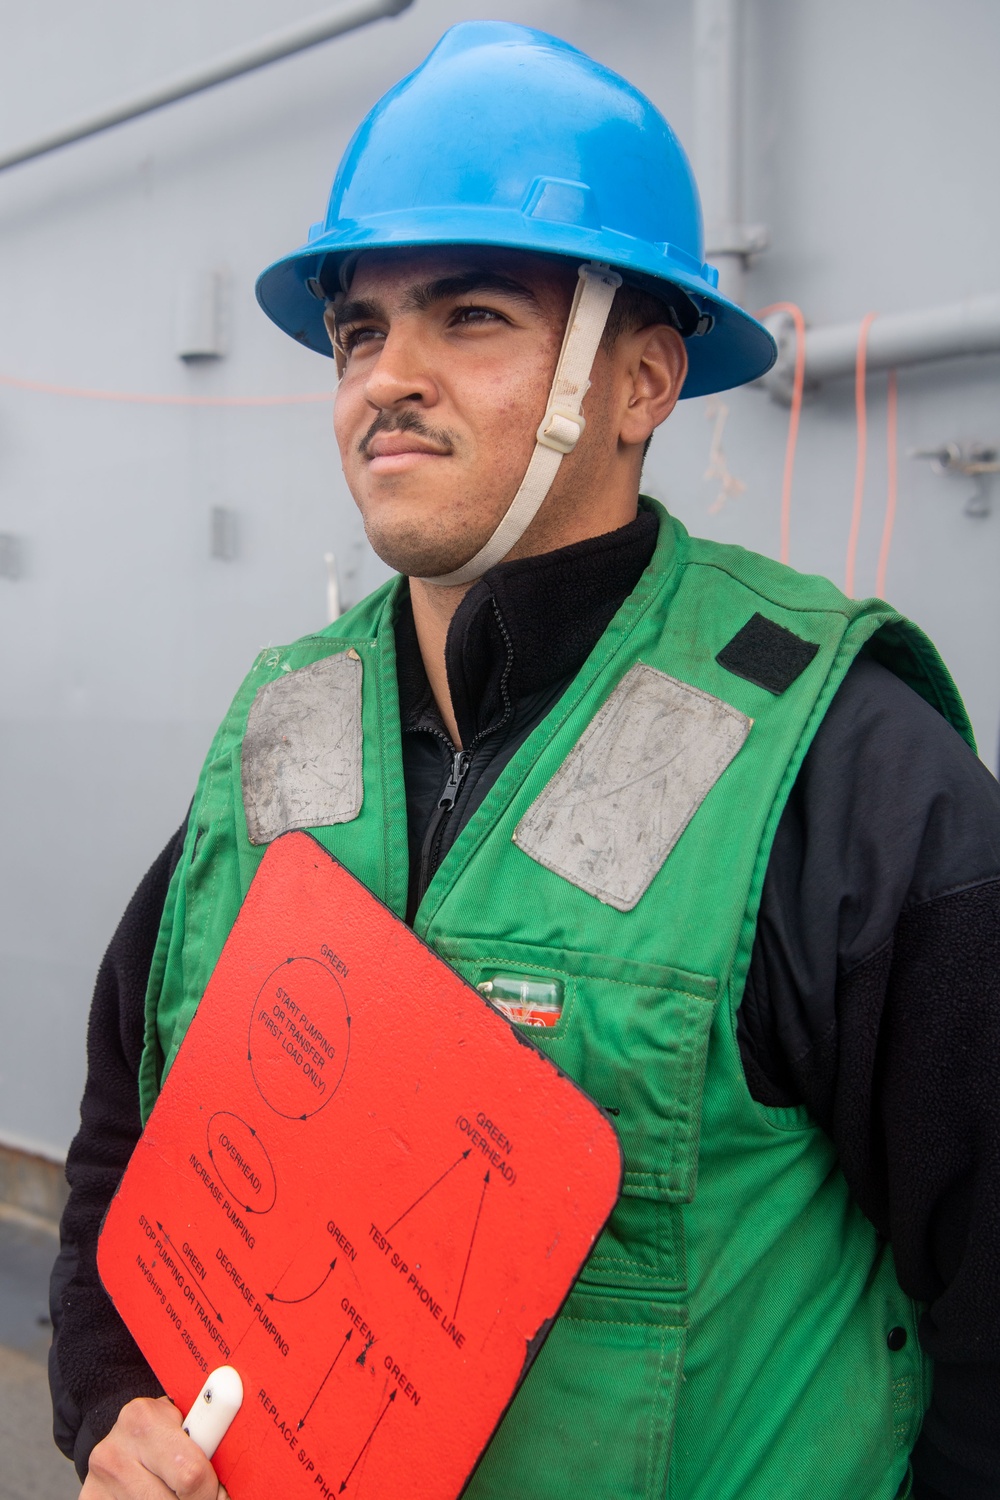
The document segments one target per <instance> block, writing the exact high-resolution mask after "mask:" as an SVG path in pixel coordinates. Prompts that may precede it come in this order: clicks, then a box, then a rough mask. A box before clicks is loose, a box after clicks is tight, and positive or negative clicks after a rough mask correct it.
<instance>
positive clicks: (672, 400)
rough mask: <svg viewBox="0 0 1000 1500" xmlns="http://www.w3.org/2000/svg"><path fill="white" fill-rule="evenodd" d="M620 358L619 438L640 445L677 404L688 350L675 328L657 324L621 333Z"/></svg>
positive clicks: (618, 350) (616, 354) (631, 444)
mask: <svg viewBox="0 0 1000 1500" xmlns="http://www.w3.org/2000/svg"><path fill="white" fill-rule="evenodd" d="M614 357H615V363H616V364H617V363H618V362H619V361H621V365H620V368H621V371H622V375H623V377H624V378H623V384H622V393H623V396H624V397H625V400H624V404H623V406H622V409H621V418H620V424H619V431H618V438H619V441H620V442H622V443H624V444H626V445H627V446H629V447H631V446H633V445H640V444H643V443H645V442H646V440H647V439H648V438H649V437H651V436H652V434H653V433H654V432H655V431H656V429H657V427H659V425H660V423H661V422H665V421H666V419H667V418H668V417H669V415H670V413H671V412H672V411H673V409H674V407H675V406H676V405H677V398H678V397H679V396H680V393H681V388H682V387H683V385H684V379H685V377H686V375H687V350H686V349H685V347H684V340H683V339H682V338H681V336H680V334H679V333H678V332H677V331H676V329H673V328H668V327H667V325H666V324H665V323H654V324H652V325H650V326H648V327H646V328H637V329H635V330H634V332H632V333H625V334H622V335H621V337H620V338H619V340H618V343H617V346H616V348H615V356H614Z"/></svg>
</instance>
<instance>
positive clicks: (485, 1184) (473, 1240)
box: [452, 1172, 490, 1319]
mask: <svg viewBox="0 0 1000 1500" xmlns="http://www.w3.org/2000/svg"><path fill="white" fill-rule="evenodd" d="M489 1185H490V1174H489V1172H487V1173H486V1176H485V1177H484V1178H483V1190H482V1192H481V1193H480V1195H479V1207H478V1208H477V1209H476V1222H475V1223H474V1224H473V1226H472V1238H471V1239H470V1240H469V1253H468V1255H467V1256H466V1257H465V1267H464V1269H463V1271H462V1280H461V1281H460V1282H459V1285H458V1296H457V1297H456V1298H455V1311H454V1313H453V1314H452V1317H453V1319H454V1318H457V1317H458V1304H459V1303H460V1302H461V1300H462V1292H463V1290H464V1288H465V1273H466V1271H468V1269H469V1261H470V1260H471V1259H472V1247H473V1245H474V1244H475V1243H476V1231H477V1230H478V1228H479V1216H480V1214H481V1213H482V1211H483V1201H484V1199H485V1197H486V1189H487V1188H488V1187H489Z"/></svg>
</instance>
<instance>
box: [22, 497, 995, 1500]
mask: <svg viewBox="0 0 1000 1500" xmlns="http://www.w3.org/2000/svg"><path fill="white" fill-rule="evenodd" d="M651 522H652V517H650V516H648V515H646V514H642V515H640V517H639V518H638V520H637V521H636V522H634V523H632V525H631V526H628V527H624V528H622V530H621V531H618V532H614V533H612V534H611V535H610V536H607V537H602V538H597V539H594V540H591V541H588V542H583V543H580V544H578V545H577V546H575V547H570V548H566V549H563V550H562V551H560V552H558V553H551V554H548V555H546V556H545V557H541V558H535V559H527V560H525V561H523V562H515V563H507V564H502V565H500V566H499V567H497V568H494V569H492V570H491V571H490V572H489V573H487V574H486V575H485V577H484V578H483V579H482V580H481V581H480V582H479V583H478V584H476V585H475V586H474V587H473V588H472V589H470V591H469V593H468V594H467V595H466V597H465V599H464V600H463V602H462V604H461V605H460V607H459V610H458V611H457V612H456V615H455V618H454V620H453V622H452V627H451V631H450V633H449V637H448V643H447V653H446V655H447V667H448V677H449V685H450V687H451V691H452V698H453V704H454V707H455V710H456V716H457V719H458V724H459V729H460V734H461V738H462V743H463V746H464V747H465V749H464V752H463V753H462V754H459V753H458V752H457V751H456V749H455V747H454V746H453V745H452V744H451V742H450V740H449V738H448V735H447V733H446V731H445V729H444V726H443V723H442V721H441V718H440V715H439V714H438V712H437V709H436V706H435V704H434V701H433V698H432V695H431V693H430V689H429V687H428V684H427V679H426V674H425V673H424V671H423V665H422V662H421V659H420V653H419V649H418V648H417V644H416V636H415V632H414V629H413V622H412V614H411V613H410V611H409V609H408V607H406V606H404V608H403V609H402V611H401V614H400V618H399V620H398V621H397V629H396V636H397V650H398V656H399V685H400V713H401V720H402V727H403V731H404V734H403V745H404V774H405V778H406V791H407V807H408V813H409V825H410V829H409V831H410V851H411V878H410V903H409V904H410V911H411V913H412V911H413V910H415V907H416V905H417V903H418V902H419V899H420V896H421V894H422V891H423V889H424V888H425V887H426V884H427V882H428V881H429V879H430V877H431V875H432V874H433V871H434V869H435V868H436V867H437V864H438V863H439V862H440V859H441V858H442V857H443V854H444V853H445V852H446V850H447V848H448V847H450V844H451V843H452V842H453V840H454V838H455V837H456V836H457V835H458V833H459V832H460V831H461V828H462V827H463V826H464V824H465V822H466V821H467V819H468V818H469V817H470V816H471V814H472V812H473V811H474V810H475V808H476V807H477V806H478V805H479V803H480V802H481V801H482V798H483V797H484V796H485V795H486V793H487V792H488V790H489V787H490V786H491V785H492V784H493V782H494V781H495V780H496V777H497V776H498V775H499V773H500V771H501V770H502V769H503V766H504V765H505V764H506V763H507V762H508V761H509V759H510V757H511V756H512V755H513V753H514V751H515V750H516V749H517V747H518V746H519V745H520V744H521V743H523V741H524V739H525V738H526V737H527V735H528V734H529V733H530V732H531V730H532V729H533V728H534V727H535V725H536V724H537V723H539V722H540V720H541V719H542V718H543V717H544V716H545V715H546V714H547V713H548V711H549V709H550V708H551V707H552V705H553V704H554V703H555V701H556V700H557V699H558V697H559V695H560V693H561V692H562V691H563V690H564V688H565V686H566V685H567V683H568V682H569V681H570V680H571V679H572V676H573V674H574V673H575V672H576V671H577V670H578V668H579V667H580V665H581V664H582V662H583V660H584V659H585V658H586V656H587V654H588V653H589V651H590V650H591V648H592V646H593V644H594V643H595V642H596V640H597V638H598V636H599V635H600V634H601V632H602V631H603V629H604V628H605V626H606V625H607V623H608V621H609V620H610V618H611V616H612V615H613V613H614V612H615V610H616V609H617V608H618V606H619V604H620V603H621V602H622V600H623V599H624V598H625V597H626V595H627V594H628V593H629V592H630V591H631V589H632V588H633V587H634V585H635V583H636V581H637V580H638V577H639V575H640V574H641V572H642V570H643V569H644V567H645V566H646V564H647V562H648V560H649V557H650V555H651V553H652V550H653V545H654V543H655V523H653V524H652V526H651ZM456 767H457V770H458V772H459V774H458V777H457V779H458V783H459V784H458V786H457V788H456V790H455V795H454V797H452V798H451V799H450V800H451V802H452V805H451V806H446V807H445V808H444V809H442V808H441V806H440V803H441V800H442V790H443V789H444V788H445V786H446V785H447V783H448V782H449V781H451V782H452V783H454V782H455V780H456V774H455V773H456ZM444 800H445V801H446V802H447V801H448V800H449V798H445V799H444ZM183 834H184V830H183V829H181V830H180V831H179V832H178V834H177V835H176V836H175V838H174V839H172V840H171V842H170V844H169V845H168V846H167V848H166V849H165V850H164V851H163V853H162V854H161V855H160V856H159V858H158V859H157V861H156V862H155V863H154V865H153V866H152V868H151V869H150V871H149V873H148V874H147V876H146V877H145V879H144V880H143V882H142V884H141V885H140V887H139V889H138V890H137V892H136V894H135V896H134V897H133V899H132V902H131V903H130V905H129V907H128V910H127V911H126V913H125V916H124V917H123V919H122V922H121V925H120V926H119V928H118V931H117V932H116V934H115V936H114V938H113V939H112V942H111V946H110V947H109V949H108V952H107V955H106V957H105V960H104V963H103V964H102V966H101V970H100V973H99V975H98V980H97V987H96V990H95V995H94V1003H93V1009H92V1012H91V1021H90V1032H89V1040H88V1049H89V1073H88V1079H87V1086H86V1092H85V1094H84V1099H83V1104H82V1107H81V1127H80V1131H79V1134H78V1135H77V1137H76V1139H75V1140H74V1142H73V1145H72V1147H71V1150H70V1154H69V1160H68V1164H67V1175H68V1177H69V1181H70V1186H71V1194H70V1200H69V1204H68V1206H67V1209H66V1213H65V1215H64V1219H63V1227H62V1234H63V1239H62V1250H61V1253H60V1258H59V1260H58V1261H57V1264H56V1268H55V1271H54V1273H53V1285H52V1301H53V1322H54V1324H55V1328H56V1335H55V1340H54V1344H53V1350H52V1355H51V1357H50V1375H51V1382H52V1388H53V1397H54V1405H55V1434H56V1441H57V1442H58V1443H59V1446H60V1447H61V1448H62V1449H63V1451H64V1452H66V1453H67V1454H68V1455H69V1456H71V1457H74V1458H75V1460H76V1464H77V1468H78V1471H79V1472H80V1474H81V1477H82V1476H83V1475H84V1474H85V1472H86V1466H87V1461H88V1458H89V1454H90V1450H91V1448H92V1447H93V1445H94V1443H95V1442H97V1441H99V1440H100V1438H101V1437H103V1436H104V1434H105V1433H106V1432H107V1431H108V1430H109V1429H110V1427H111V1426H112V1425H113V1423H114V1420H115V1418H116V1416H117V1413H118V1411H119V1410H120V1408H121V1406H122V1405H123V1404H124V1402H126V1401H127V1400H129V1399H131V1398H132V1397H134V1396H137V1395H145V1394H156V1393H158V1392H159V1390H160V1387H159V1385H158V1383H157V1382H156V1379H155V1377H154V1376H153V1375H152V1372H151V1371H150V1370H149V1369H148V1367H147V1365H146V1364H145V1361H144V1360H143V1358H142V1356H141V1354H140V1353H139V1350H138V1348H137V1347H136V1345H135V1344H134V1342H133V1341H132V1339H131V1337H130V1336H129V1334H128V1332H127V1330H126V1329H125V1328H124V1326H123V1325H122V1323H121V1322H120V1320H119V1319H118V1317H117V1315H116V1314H115V1312H114V1310H113V1308H112V1307H111V1304H110V1302H109V1300H108V1298H107V1297H106V1295H105V1293H104V1291H103V1289H102V1288H101V1286H100V1282H99V1279H98V1277H97V1272H96V1260H95V1257H96V1243H97V1235H98V1231H99V1228H100V1223H101V1219H102V1217H103V1214H104V1211H105V1209H106V1208H107V1205H108V1203H109V1201H110V1198H111V1196H112V1194H113V1192H114V1190H115V1187H116V1186H117V1183H118V1180H119V1178H120V1176H121V1173H122V1171H123V1170H124V1167H125V1165H126V1164H127V1161H128V1158H129V1155H130V1153H131V1150H132V1147H133V1145H134V1143H135V1141H136V1139H137V1137H138V1135H139V1129H140V1122H139V1108H138V1087H137V1081H136V1080H137V1071H138V1064H139V1058H140V1056H141V1051H142V1036H143V999H144V994H145V987H146V980H147V976H148V973H149V967H150V963H151V959H152V952H153V945H154V942H155V938H156V932H157V928H158V925H159V919H160V914H161V911H162V908H163V902H164V899H165V896H166V890H167V884H168V882H169V878H170V874H171V871H172V869H173V867H174V865H175V864H176V862H177V860H178V859H179V857H180V854H181V849H182V844H183ZM738 1026H739V1043H740V1050H741V1055H742V1059H743V1065H744V1070H745V1073H746V1077H747V1081H748V1084H749V1086H750V1089H751V1092H752V1093H753V1095H754V1097H755V1098H757V1099H758V1100H759V1101H760V1102H762V1103H764V1104H773V1105H787V1104H791V1103H799V1102H801V1103H804V1104H806V1105H807V1107H808V1108H809V1109H810V1111H811V1112H812V1114H813V1115H814V1116H815V1118H816V1119H817V1121H818V1122H819V1124H820V1125H821V1126H822V1127H823V1129H824V1130H826V1131H827V1132H828V1134H829V1135H830V1137H831V1139H832V1140H833V1142H834V1144H835V1146H836V1148H837V1151H838V1154H839V1159H840V1163H841V1166H842V1169H843V1171H844V1173H845V1176H846V1177H847V1180H848V1183H849V1184H850V1186H851V1189H852V1191H853V1192H854V1194H855V1196H856V1198H857V1200H858V1202H859V1204H860V1206H861V1208H862V1209H863V1211H864V1212H865V1213H866V1214H867V1216H868V1217H869V1219H870V1220H871V1222H872V1223H873V1224H874V1225H875V1227H876V1229H877V1230H878V1231H879V1233H880V1234H883V1235H885V1236H886V1237H887V1238H889V1239H891V1241H892V1243H893V1250H894V1254H895V1260H896V1266H897V1272H898V1275H899V1279H900V1283H901V1285H902V1286H903V1288H904V1290H905V1291H906V1292H908V1293H909V1294H910V1295H911V1296H913V1297H915V1298H917V1299H919V1300H920V1301H922V1302H924V1303H926V1305H927V1311H926V1312H925V1314H924V1317H923V1321H922V1325H921V1339H922V1342H923V1344H924V1347H925V1348H926V1349H927V1351H928V1352H929V1353H930V1354H931V1356H932V1357H933V1359H934V1360H935V1378H934V1391H933V1399H932V1405H931V1408H930V1410H929V1412H928V1415H927V1419H926V1421H925V1424H924V1430H923V1433H922V1435H921V1438H920V1441H919V1443H918V1446H917V1449H916V1451H915V1453H914V1470H915V1476H916V1485H915V1489H914V1496H915V1500H998V1497H1000V1110H998V1109H997V1107H996V1100H997V1079H998V1078H1000V787H998V786H997V784H996V782H995V781H994V780H993V778H992V777H991V776H990V774H989V773H988V772H987V771H986V769H985V767H983V766H982V764H981V763H980V762H979V761H978V760H977V759H976V757H975V756H974V755H972V753H971V752H970V751H969V750H968V749H967V748H966V746H965V745H964V744H963V743H962V741H961V740H960V738H959V737H958V735H956V734H955V732H954V731H953V730H952V729H951V728H950V727H949V726H948V725H947V724H946V723H945V721H944V720H943V719H941V718H940V717H939V716H938V714H937V713H936V712H935V711H934V710H933V709H931V708H929V707H928V706H927V705H926V704H925V703H924V702H923V701H922V700H921V699H920V698H918V697H917V696H916V695H915V694H914V693H913V692H912V691H911V690H910V689H909V688H907V687H906V686H905V685H903V684H902V683H901V682H899V681H898V680H897V679H896V678H894V677H893V676H892V675H891V674H890V673H888V672H887V671H886V670H885V669H884V668H882V667H880V666H878V665H877V664H876V663H875V662H873V661H870V660H866V659H864V658H862V659H860V660H859V661H858V662H856V663H855V665H854V666H853V667H852V668H851V670H850V671H849V672H848V674H847V677H846V679H845V681H844V683H843V685H842V686H841V689H840V691H839V692H838V693H837V695H836V697H835V699H834V701H833V703H832V704H831V706H830V709H829V711H828V713H827V715H826V718H825V719H824V721H823V723H822V724H821V726H820V728H819V730H818V732H817V734H816V737H815V740H814V742H813V745H812V747H811V749H810V751H809V754H808V755H807V757H806V759H805V762H804V764H803V767H802V770H801V772H800V774H799V776H798V779H797V781H796V783H795V786H794V788H793V791H792V795H791V798H790V800H789V803H788V805H787V807H786V810H785V812H784V815H783V817H782V819H781V823H780V825H779V828H778V833H777V837H776V841H775V845H774V849H773V852H772V855H771V859H770V863H769V866H768V871H767V877H766V880H765V885H764V892H763V898H762V904H761V911H760V917H759V920H758V927H757V934H756V941H755V945H754V950H753V956H752V961H751V968H750V975H749V978H748V981H747V985H746V989H745V992H744V996H743V1001H742V1004H741V1006H740V1010H739V1017H738Z"/></svg>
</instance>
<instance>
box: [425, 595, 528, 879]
mask: <svg viewBox="0 0 1000 1500" xmlns="http://www.w3.org/2000/svg"><path fill="white" fill-rule="evenodd" d="M492 602H493V612H494V615H495V617H496V622H497V625H498V627H499V629H500V634H501V636H502V637H503V642H504V646H505V648H506V651H507V661H506V663H505V665H504V670H503V675H502V677H501V679H500V692H501V694H502V697H503V714H502V716H501V718H500V721H499V723H497V724H492V725H490V726H489V727H487V728H485V729H481V730H480V731H479V733H478V734H477V735H475V736H474V737H473V739H472V741H471V743H470V744H469V746H468V748H467V749H463V750H456V749H455V747H454V745H453V744H452V742H451V740H450V739H449V737H448V736H447V735H446V734H442V733H441V732H440V730H436V729H435V730H432V731H431V733H432V734H434V735H435V737H436V738H437V739H439V740H440V741H441V743H442V744H443V745H445V746H446V747H447V749H448V751H449V753H450V755H451V770H450V772H449V774H448V780H447V782H446V783H445V786H444V789H443V791H442V792H441V796H440V797H439V798H438V804H437V807H436V808H435V810H434V816H433V817H432V818H431V820H430V822H429V823H428V825H427V832H426V833H425V835H424V842H423V847H422V848H421V851H420V885H419V888H418V892H417V901H418V904H419V902H420V901H422V900H423V898H424V893H425V892H426V890H427V887H428V886H429V885H430V883H431V881H432V879H433V878H434V875H435V874H436V872H437V867H438V865H439V864H440V862H441V845H442V843H443V841H444V834H445V828H446V825H447V822H448V819H449V818H450V817H451V815H452V812H453V811H454V808H455V803H456V802H457V801H458V796H459V793H460V792H461V790H462V783H463V782H464V780H465V778H466V775H467V774H468V770H469V767H470V766H471V765H472V757H473V752H474V751H475V750H476V748H477V746H478V745H479V744H480V742H481V741H482V740H484V739H487V738H488V737H489V736H490V735H491V734H495V733H496V731H497V730H498V729H502V728H503V726H504V725H505V724H506V723H507V721H508V720H509V719H510V716H511V712H512V709H513V704H512V703H511V701H510V697H509V694H508V692H507V683H508V680H509V678H510V673H511V668H512V666H513V664H514V651H513V646H512V645H511V639H510V635H509V633H508V630H507V626H506V624H505V623H504V618H503V615H502V614H501V613H500V609H499V606H498V605H497V602H496V600H495V599H494V600H493V601H492Z"/></svg>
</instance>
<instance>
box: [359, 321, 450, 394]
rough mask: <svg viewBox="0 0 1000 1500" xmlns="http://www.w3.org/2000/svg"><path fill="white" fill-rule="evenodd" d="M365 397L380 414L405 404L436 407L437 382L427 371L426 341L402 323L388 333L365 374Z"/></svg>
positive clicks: (394, 326) (430, 372) (429, 371)
mask: <svg viewBox="0 0 1000 1500" xmlns="http://www.w3.org/2000/svg"><path fill="white" fill-rule="evenodd" d="M365 396H366V398H367V400H368V402H369V404H370V405H371V406H373V407H376V408H377V409H378V410H379V411H384V410H386V409H387V408H391V407H394V406H400V405H406V404H413V405H416V406H420V407H430V406H433V405H434V404H435V403H436V401H437V399H438V389H437V382H436V381H435V379H434V376H433V373H432V371H431V369H430V365H429V361H428V351H427V348H426V341H425V340H424V339H422V338H421V337H420V335H419V332H418V331H417V330H415V329H412V328H409V327H407V326H406V324H405V323H404V325H403V326H399V325H397V324H394V325H393V326H392V327H391V328H390V329H389V332H388V333H387V334H386V336H385V339H384V341H383V344H382V348H381V349H380V350H379V353H378V358H377V359H376V360H375V361H374V362H373V364H372V367H371V369H370V370H369V372H368V378H367V381H366V383H365Z"/></svg>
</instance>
